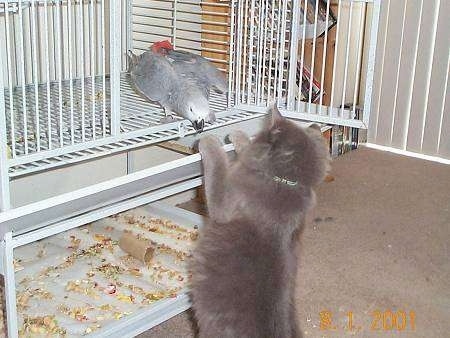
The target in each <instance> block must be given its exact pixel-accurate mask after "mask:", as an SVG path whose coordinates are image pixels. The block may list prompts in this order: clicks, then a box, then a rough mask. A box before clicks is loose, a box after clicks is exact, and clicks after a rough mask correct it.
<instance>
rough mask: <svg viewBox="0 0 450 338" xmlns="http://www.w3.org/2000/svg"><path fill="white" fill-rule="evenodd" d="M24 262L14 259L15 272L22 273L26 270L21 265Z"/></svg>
mask: <svg viewBox="0 0 450 338" xmlns="http://www.w3.org/2000/svg"><path fill="white" fill-rule="evenodd" d="M21 262H22V261H21V260H20V259H13V265H14V272H18V271H22V270H23V269H25V268H24V267H23V266H22V265H21V264H20V263H21Z"/></svg>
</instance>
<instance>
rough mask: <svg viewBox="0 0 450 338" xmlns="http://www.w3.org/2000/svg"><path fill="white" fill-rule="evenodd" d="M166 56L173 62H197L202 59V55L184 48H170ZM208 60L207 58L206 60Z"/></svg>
mask: <svg viewBox="0 0 450 338" xmlns="http://www.w3.org/2000/svg"><path fill="white" fill-rule="evenodd" d="M166 58H167V59H168V60H169V62H171V63H184V64H195V63H200V62H201V61H202V59H203V58H202V57H201V56H199V55H196V54H193V53H191V52H187V51H184V50H173V49H172V50H170V51H169V52H168V53H167V56H166ZM205 61H206V60H205Z"/></svg>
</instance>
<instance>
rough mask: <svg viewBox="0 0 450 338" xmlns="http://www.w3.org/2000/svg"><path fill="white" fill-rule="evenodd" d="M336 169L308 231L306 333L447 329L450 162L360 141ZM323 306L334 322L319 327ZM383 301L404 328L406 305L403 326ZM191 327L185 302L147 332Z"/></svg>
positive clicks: (440, 332) (436, 336) (303, 289)
mask: <svg viewBox="0 0 450 338" xmlns="http://www.w3.org/2000/svg"><path fill="white" fill-rule="evenodd" d="M332 174H333V175H334V177H335V181H333V182H330V183H324V184H323V185H322V186H321V187H320V188H319V189H318V191H317V195H318V206H317V208H316V210H315V211H314V213H313V214H312V215H311V217H310V221H309V222H308V225H307V228H306V230H305V233H304V236H303V242H302V256H301V262H300V271H299V275H298V286H299V288H298V294H297V298H296V301H297V303H298V307H299V312H300V313H299V319H300V322H301V325H302V328H303V331H304V334H305V336H306V337H346V336H353V335H354V336H357V337H392V336H394V337H396V336H399V337H424V338H425V337H426V338H428V337H431V338H440V337H443V338H447V337H450V320H449V319H450V282H449V281H450V262H449V258H450V252H449V246H450V166H445V165H441V164H437V163H432V162H426V161H422V160H418V159H412V158H407V157H402V156H399V155H394V154H390V153H383V152H379V151H375V150H369V149H365V148H362V149H359V150H357V151H354V152H352V153H350V154H347V155H344V156H342V157H340V158H339V159H337V160H335V161H334V163H333V171H332ZM321 311H329V314H331V316H332V317H331V319H332V326H335V327H336V328H335V329H334V330H331V329H330V330H321V325H320V322H321V321H320V312H321ZM375 311H380V313H381V317H380V318H377V316H376V315H375V314H374V312H375ZM386 311H391V312H393V313H394V314H396V315H395V316H394V317H395V318H397V319H398V320H397V325H398V327H399V328H402V324H403V321H402V320H401V319H402V313H401V312H398V311H404V312H405V314H406V327H405V328H404V329H403V330H402V331H400V330H399V329H391V327H392V323H391V321H390V319H391V318H392V317H391V315H390V314H389V312H386ZM411 311H412V312H413V313H414V314H415V319H414V326H415V327H414V328H412V327H411ZM348 312H352V318H353V326H354V327H355V328H354V329H353V330H350V331H349V330H348V325H349V323H348V322H349V314H348ZM385 312H386V313H385ZM322 315H323V316H324V318H323V319H324V321H323V324H326V322H327V321H326V319H327V318H326V317H327V313H325V312H324V313H322ZM383 315H384V317H385V321H384V323H383ZM372 325H374V326H375V328H378V330H375V328H373V327H372ZM383 325H384V328H383ZM192 327H193V326H192V322H191V319H190V313H189V312H188V313H184V314H182V315H179V316H177V317H175V318H173V319H171V320H169V321H167V322H165V323H163V324H162V325H160V326H158V327H156V328H154V329H152V330H149V331H147V332H145V333H144V334H142V335H141V336H140V337H141V338H144V337H193V336H194V333H193V332H194V331H193V328H192ZM358 329H359V331H358Z"/></svg>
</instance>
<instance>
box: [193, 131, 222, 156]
mask: <svg viewBox="0 0 450 338" xmlns="http://www.w3.org/2000/svg"><path fill="white" fill-rule="evenodd" d="M221 148H222V143H221V142H220V140H219V139H218V138H217V137H216V136H214V135H206V136H204V137H203V138H201V139H200V142H199V143H198V151H199V152H200V153H201V154H205V153H207V152H209V151H214V149H221Z"/></svg>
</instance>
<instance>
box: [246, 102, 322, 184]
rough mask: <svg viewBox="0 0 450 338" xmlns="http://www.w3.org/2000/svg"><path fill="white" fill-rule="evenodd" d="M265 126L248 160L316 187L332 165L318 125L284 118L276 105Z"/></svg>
mask: <svg viewBox="0 0 450 338" xmlns="http://www.w3.org/2000/svg"><path fill="white" fill-rule="evenodd" d="M268 115H269V118H268V119H267V121H266V125H265V127H264V129H263V130H262V131H261V132H260V133H259V134H257V135H256V137H255V139H254V141H253V142H252V144H251V145H250V147H249V149H248V152H246V153H247V154H246V155H247V160H246V162H247V163H248V164H249V165H250V166H251V167H252V168H253V169H255V170H257V171H259V172H264V174H265V175H270V176H272V177H274V178H277V179H281V180H283V179H285V180H287V181H285V182H288V184H289V183H290V182H297V183H298V184H300V185H302V186H307V187H313V186H315V185H317V184H319V183H321V182H322V181H323V179H324V178H325V175H326V173H327V171H328V169H329V160H330V159H329V152H328V148H327V146H326V144H325V140H324V138H323V136H322V133H321V132H320V128H319V126H317V125H313V126H311V127H309V128H303V127H300V126H298V125H296V124H295V123H294V122H292V121H289V120H288V119H286V118H284V117H283V116H282V115H281V114H280V111H279V110H278V108H277V107H276V106H275V105H274V106H273V107H271V108H269V114H268Z"/></svg>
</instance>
